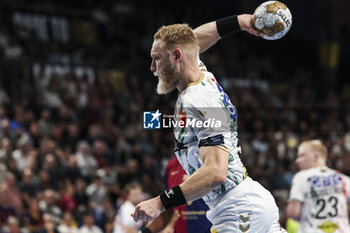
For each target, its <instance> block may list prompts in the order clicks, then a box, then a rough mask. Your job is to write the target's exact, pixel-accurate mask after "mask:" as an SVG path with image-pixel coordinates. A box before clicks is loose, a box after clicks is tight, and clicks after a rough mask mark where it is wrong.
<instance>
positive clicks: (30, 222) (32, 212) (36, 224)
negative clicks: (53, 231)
mask: <svg viewBox="0 0 350 233" xmlns="http://www.w3.org/2000/svg"><path fill="white" fill-rule="evenodd" d="M28 206H29V207H28V209H27V210H25V211H24V217H23V221H24V226H25V227H26V228H27V229H28V230H29V231H30V232H31V233H38V232H39V231H40V229H42V228H43V224H44V220H43V213H42V211H41V210H40V207H39V201H38V199H37V198H31V199H30V201H29V205H28Z"/></svg>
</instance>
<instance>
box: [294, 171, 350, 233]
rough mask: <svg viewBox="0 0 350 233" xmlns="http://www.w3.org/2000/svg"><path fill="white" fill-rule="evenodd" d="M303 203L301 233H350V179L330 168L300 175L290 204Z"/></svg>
mask: <svg viewBox="0 0 350 233" xmlns="http://www.w3.org/2000/svg"><path fill="white" fill-rule="evenodd" d="M294 200H296V201H300V202H302V203H303V207H302V212H301V217H300V227H299V231H298V232H299V233H325V232H332V233H342V232H343V233H345V232H350V225H349V217H348V205H347V203H349V201H350V178H349V177H347V176H345V175H344V174H342V173H340V172H338V171H336V170H333V169H330V168H328V167H317V168H310V169H307V170H303V171H300V172H298V173H297V174H296V175H295V176H294V178H293V182H292V188H291V191H290V197H289V201H294Z"/></svg>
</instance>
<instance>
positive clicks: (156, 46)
mask: <svg viewBox="0 0 350 233" xmlns="http://www.w3.org/2000/svg"><path fill="white" fill-rule="evenodd" d="M164 43H165V42H164V41H161V40H154V41H153V44H152V48H151V56H152V55H154V54H159V53H162V52H164V50H165V49H164Z"/></svg>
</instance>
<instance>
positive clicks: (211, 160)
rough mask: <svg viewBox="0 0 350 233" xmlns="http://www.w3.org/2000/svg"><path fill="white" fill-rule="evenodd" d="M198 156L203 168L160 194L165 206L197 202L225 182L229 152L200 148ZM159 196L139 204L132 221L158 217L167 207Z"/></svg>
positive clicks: (207, 147)
mask: <svg viewBox="0 0 350 233" xmlns="http://www.w3.org/2000/svg"><path fill="white" fill-rule="evenodd" d="M200 155H201V159H202V161H203V166H202V167H200V168H199V169H198V170H197V171H196V172H194V173H193V174H192V175H191V176H190V177H189V178H188V179H187V180H186V181H185V182H184V183H182V184H181V185H180V186H177V187H175V189H174V188H172V189H169V190H167V191H165V192H164V193H162V194H161V195H163V199H165V201H166V205H169V206H172V205H173V206H177V205H182V204H186V202H188V201H193V200H197V199H199V198H201V197H202V196H204V195H205V194H207V193H209V192H210V191H211V190H213V189H214V188H215V187H216V186H218V185H220V184H222V183H224V182H225V180H226V177H227V171H228V158H229V152H228V151H226V150H224V149H222V148H221V147H217V146H203V147H201V148H200ZM161 195H160V196H161ZM160 196H157V197H155V198H152V199H150V200H147V201H144V202H141V203H139V204H138V205H137V206H136V208H135V211H134V213H133V214H132V216H133V218H134V221H138V220H143V221H151V220H153V219H154V218H156V217H157V216H158V215H160V214H161V212H162V211H164V210H165V207H167V206H164V205H163V204H164V201H162V200H161V197H160ZM179 203H180V204H179ZM168 208H169V207H168Z"/></svg>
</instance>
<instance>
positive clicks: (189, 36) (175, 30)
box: [154, 23, 199, 52]
mask: <svg viewBox="0 0 350 233" xmlns="http://www.w3.org/2000/svg"><path fill="white" fill-rule="evenodd" d="M154 40H161V41H164V42H165V46H166V47H167V48H168V49H169V48H171V47H174V46H181V45H183V46H187V45H190V46H191V47H192V48H196V51H197V52H198V51H199V50H198V39H197V37H196V35H195V34H194V32H193V30H192V28H190V27H189V26H188V24H185V23H184V24H172V25H169V26H162V27H161V28H159V29H158V31H157V32H156V33H155V34H154Z"/></svg>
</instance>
